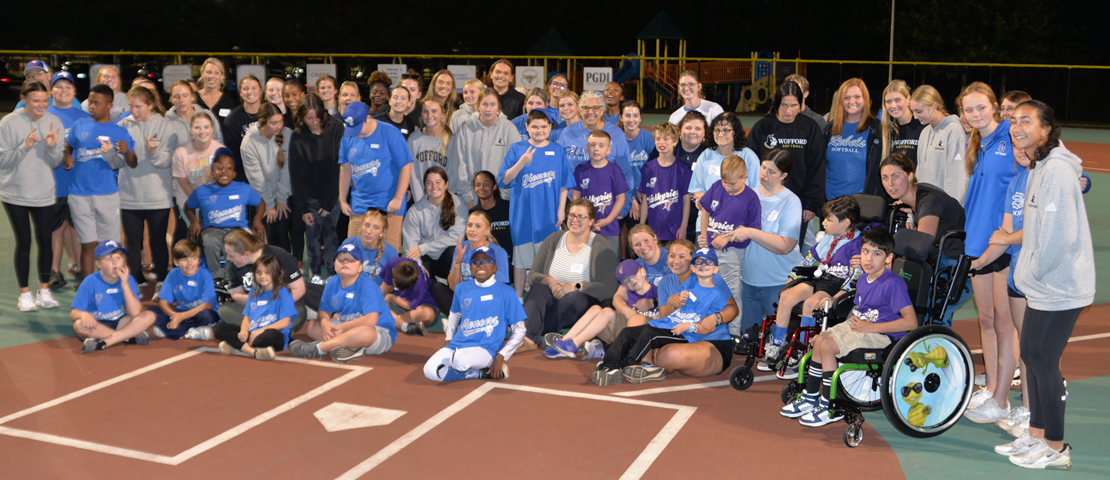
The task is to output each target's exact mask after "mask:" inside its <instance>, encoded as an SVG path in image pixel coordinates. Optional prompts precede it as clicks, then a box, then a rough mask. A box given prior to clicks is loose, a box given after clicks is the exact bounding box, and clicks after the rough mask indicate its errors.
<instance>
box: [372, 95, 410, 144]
mask: <svg viewBox="0 0 1110 480" xmlns="http://www.w3.org/2000/svg"><path fill="white" fill-rule="evenodd" d="M410 98H412V92H410V91H409V90H408V89H406V88H404V87H397V88H394V89H393V91H392V92H390V94H389V111H388V112H386V113H376V114H373V115H372V116H373V117H374V120H378V121H380V122H385V123H388V124H390V125H393V126H394V127H396V128H397V130H400V131H401V136H403V137H405V140H408V139H409V135H412V132H415V131H416V130H417V128H419V126H418V124H417V123H416V122H414V121H412V117H410V116H408V115H407V114H406V113H405V112H407V111H408V108H409V99H410Z"/></svg>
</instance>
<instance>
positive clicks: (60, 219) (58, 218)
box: [54, 197, 73, 230]
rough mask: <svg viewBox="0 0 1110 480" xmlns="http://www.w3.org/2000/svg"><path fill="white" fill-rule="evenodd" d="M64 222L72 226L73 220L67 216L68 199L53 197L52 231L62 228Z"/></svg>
mask: <svg viewBox="0 0 1110 480" xmlns="http://www.w3.org/2000/svg"><path fill="white" fill-rule="evenodd" d="M65 222H69V224H70V225H73V220H72V218H71V217H70V214H69V197H55V198H54V230H57V229H59V228H62V225H64V224H65Z"/></svg>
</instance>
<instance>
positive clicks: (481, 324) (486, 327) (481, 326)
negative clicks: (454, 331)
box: [461, 315, 501, 337]
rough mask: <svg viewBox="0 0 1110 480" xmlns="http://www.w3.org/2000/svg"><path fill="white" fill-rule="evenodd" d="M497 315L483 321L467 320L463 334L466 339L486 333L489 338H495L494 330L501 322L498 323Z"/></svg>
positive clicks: (464, 323)
mask: <svg viewBox="0 0 1110 480" xmlns="http://www.w3.org/2000/svg"><path fill="white" fill-rule="evenodd" d="M497 318H498V317H497V315H494V316H492V317H486V318H483V319H481V320H467V321H465V322H463V325H462V328H461V330H462V334H463V336H464V337H469V336H471V335H476V334H479V333H485V334H486V336H487V337H491V336H493V329H494V328H496V327H497V325H499V324H500V323H501V322H498V321H497Z"/></svg>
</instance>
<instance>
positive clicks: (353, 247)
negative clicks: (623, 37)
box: [0, 58, 1094, 469]
mask: <svg viewBox="0 0 1110 480" xmlns="http://www.w3.org/2000/svg"><path fill="white" fill-rule="evenodd" d="M25 74H26V78H27V80H26V81H25V82H24V84H23V87H22V90H21V97H22V103H21V105H20V106H19V107H17V109H16V110H15V112H13V113H11V114H9V115H7V116H5V117H4V118H3V119H2V120H0V201H2V202H3V205H4V208H5V211H6V213H7V216H8V218H9V220H10V222H11V226H12V231H13V232H14V234H15V235H14V236H15V239H16V255H15V274H16V278H17V280H18V282H19V287H20V295H19V299H18V306H19V309H20V310H23V311H32V310H36V309H37V308H45V309H49V308H56V307H58V306H59V304H58V302H57V301H56V300H55V299H54V298H53V295H52V293H51V290H52V289H56V288H61V287H62V286H64V285H65V283H66V269H64V268H62V267H61V264H60V262H61V260H60V259H61V252H62V251H63V250H68V254H69V255H70V261H71V262H72V263H71V265H70V269H69V270H70V271H71V272H75V273H76V275H75V277H74V280H75V281H76V286H75V289H76V291H77V294H76V297H75V299H74V301H73V303H72V305H71V309H72V310H71V314H70V317H71V319H72V320H73V322H74V324H73V329H74V332H75V333H76V334H77V336H78V337H79V338H81V339H82V340H83V344H82V349H81V351H82V353H91V352H95V351H97V350H100V349H103V348H106V347H110V346H112V345H115V344H119V343H137V344H147V343H149V342H150V341H151V338H150V335H148V333H147V332H148V331H150V332H152V334H153V336H155V337H160V338H167V339H179V338H186V339H192V340H201V341H218V342H219V343H218V346H219V350H220V351H221V352H223V353H225V354H231V353H234V352H237V351H238V352H242V353H244V354H246V355H250V356H253V357H254V358H256V359H259V360H272V359H273V358H274V357H275V355H276V354H278V353H279V352H282V351H286V350H288V351H289V353H290V354H292V355H294V356H298V357H305V358H314V357H323V356H330V357H331V358H332V359H333V360H335V361H337V362H344V363H345V362H350V361H353V360H357V359H359V358H361V357H363V356H364V355H381V354H386V353H387V352H388V351H389V350H390V348H391V347H392V346H393V345H394V343H395V342H397V338H398V332H400V333H405V334H411V335H427V332H428V327H431V326H433V325H434V324H436V323H437V322H438V321H440V320H441V319H442V323H443V330H444V331H445V333H446V338H447V340H448V341H449V343H448V344H447V345H446V346H445V347H444V348H443V349H441V350H439V351H438V352H437V353H435V354H434V355H433V356H432V357H431V358H430V359H429V360H428V361H427V363H426V364H425V365H424V373H425V376H426V377H427V378H428V379H430V380H432V381H452V380H458V379H465V378H492V379H503V378H506V377H508V374H509V368H508V364H507V362H508V360H509V359H510V358H511V357H512V355H513V354H514V353H516V352H518V351H526V350H531V349H542V354H543V355H544V356H546V357H548V358H553V359H556V358H583V359H588V360H600V362H599V363H598V365H597V367H596V369H595V371H594V373H593V374H592V375H591V377H590V379H591V381H593V382H594V383H596V384H597V385H599V386H605V385H609V384H613V383H619V382H622V381H626V382H631V383H643V382H652V381H659V380H663V379H665V378H666V376H667V375H668V374H673V373H674V372H679V373H682V374H684V375H688V376H711V375H717V374H720V373H722V372H724V371H726V370H727V369H728V367H729V365H730V363H731V361H732V356H733V347H734V340H733V337H739V336H741V335H743V334H744V332H745V331H747V330H749V329H750V328H751V327H752V326H753V325H756V324H757V323H759V321H760V320H761V319H762V318H763V317H764V316H765V315H776V314H777V315H778V316H777V323H776V325H775V326H774V327H773V330H772V331H771V332H770V335H769V338H768V339H767V341H768V346H767V348H766V350H767V352H768V358H771V357H773V356H774V355H776V354H777V353H778V352H779V350H780V349H781V346H782V345H783V342H784V338H785V336H786V332H787V327H788V319H789V314H790V310H791V308H792V307H793V306H794V305H797V304H802V305H803V315H802V320H801V322H802V325H803V326H807V325H808V326H812V325H814V322H815V320H814V318H813V316H812V311H813V310H814V309H816V308H818V307H819V305H820V304H821V303H823V302H824V301H825V300H826V299H828V298H831V297H839V296H843V295H846V294H847V293H848V292H849V291H850V290H853V288H854V289H855V291H856V292H857V293H856V297H855V305H856V306H855V309H854V310H853V313H852V315H851V317H850V318H849V319H848V321H846V322H845V323H843V324H840V325H838V326H837V327H834V328H832V329H830V330H829V331H827V332H826V333H824V334H822V335H820V336H817V337H815V338H813V339H811V341H812V343H813V348H814V352H815V354H814V360H813V361H812V362H811V363H810V364H809V367H808V370H807V382H806V387H805V392H804V394H802V395H801V396H799V397H798V399H797V400H796V401H795V402H793V403H791V404H790V405H787V406H786V407H785V408H784V409H783V411H782V415H783V416H787V417H790V418H800V421H801V423H802V424H803V425H808V426H820V425H826V424H828V423H831V422H834V421H837V420H839V419H840V418H841V417H839V416H836V413H835V412H830V409H829V408H828V395H829V380H830V378H831V375H832V372H833V371H834V370H835V369H836V365H837V363H836V358H837V357H839V356H841V355H843V354H845V353H847V352H848V351H850V350H852V349H854V348H861V347H869V348H881V347H882V346H885V345H888V344H889V343H891V342H892V341H897V339H898V338H900V336H901V335H903V334H904V333H905V332H906V331H908V330H911V329H913V328H916V327H917V325H918V319H917V317H916V315H915V313H914V309H913V308H912V305H911V304H909V298H908V296H907V295H906V286H905V284H904V282H902V281H901V280H900V279H899V277H898V276H897V275H894V274H891V273H890V272H889V270H887V268H889V264H890V261H891V256H892V252H893V249H894V247H893V237H891V235H890V234H889V233H888V232H887V231H885V230H884V229H882V228H869V226H867V225H864V224H862V222H861V219H860V211H859V205H858V204H857V202H856V200H855V199H854V198H853V195H854V194H860V193H864V194H870V195H877V196H880V197H883V198H884V199H885V200H886V201H887V202H890V203H894V204H895V205H894V208H897V209H902V210H905V211H906V212H907V213H908V218H907V221H906V227H905V228H911V229H916V230H918V231H920V232H922V233H925V234H929V235H932V236H934V238H935V239H937V241H939V238H940V237H941V236H942V235H943V234H944V233H946V232H948V231H951V230H964V231H966V240H965V241H964V244H963V246H962V249H961V248H959V247H957V248H956V249H955V251H941V249H940V245H939V244H935V245H934V249H933V252H932V256H933V257H934V258H935V261H936V262H939V263H940V264H941V265H951V264H952V263H954V262H955V259H956V258H957V257H959V255H960V254H966V255H968V256H970V257H972V258H974V259H975V260H974V263H973V264H972V266H973V269H974V270H973V276H972V278H971V281H970V284H971V286H972V291H973V292H974V297H975V300H976V304H977V306H978V309H979V324H980V326H981V331H982V334H983V335H982V340H983V352H984V363H985V365H986V367H985V385H984V387H983V388H982V389H980V390H979V391H977V392H976V393H975V394H974V395H973V397H972V400H971V405H970V406H969V409H968V411H967V413H966V416H967V417H968V418H969V419H971V420H972V421H976V422H980V423H987V422H997V423H998V424H999V426H1000V427H1003V428H1004V429H1006V430H1008V431H1009V432H1010V433H1011V434H1012V435H1013V436H1015V437H1016V440H1015V441H1014V442H1012V443H1008V444H1006V445H1002V446H999V447H998V448H996V451H997V452H998V453H1000V454H1003V455H1007V456H1009V457H1010V460H1011V462H1013V463H1015V464H1017V465H1020V466H1024V467H1029V468H1055V469H1064V468H1070V465H1071V463H1070V453H1069V450H1068V447H1067V445H1066V444H1064V443H1063V431H1064V429H1063V422H1064V416H1063V412H1064V405H1065V401H1064V398H1066V393H1065V392H1064V386H1063V379H1062V377H1061V374H1060V369H1059V359H1060V356H1061V354H1062V352H1063V348H1064V346H1065V344H1066V342H1067V339H1068V337H1069V336H1070V333H1071V330H1072V328H1073V327H1074V325H1075V322H1076V319H1077V317H1078V314H1079V311H1080V310H1081V309H1082V307H1084V306H1086V305H1088V304H1090V303H1091V302H1092V301H1093V295H1094V281H1093V277H1094V271H1093V260H1092V247H1091V237H1090V230H1089V226H1088V224H1087V216H1086V211H1085V207H1084V203H1083V198H1082V196H1081V193H1082V190H1083V184H1082V181H1081V179H1080V177H1081V175H1082V167H1081V161H1080V159H1079V158H1078V157H1077V156H1075V155H1074V154H1073V153H1071V152H1070V151H1068V150H1067V149H1066V148H1065V147H1064V145H1063V143H1062V142H1061V141H1060V140H1059V137H1060V127H1059V126H1058V125H1057V123H1056V121H1055V117H1054V113H1053V110H1052V108H1051V107H1049V106H1048V105H1046V104H1044V103H1042V102H1038V101H1036V100H1032V99H1031V98H1030V97H1029V96H1028V95H1026V94H1024V93H1023V92H1010V93H1007V94H1006V95H1004V96H1003V97H1002V98H1003V101H1002V103H1001V105H1000V103H999V101H998V99H997V97H996V95H995V93H994V91H993V90H992V89H991V87H989V86H988V85H986V84H983V83H980V82H975V83H972V84H970V85H968V86H967V87H966V89H964V90H963V91H962V92H960V94H959V95H958V97H956V99H955V105H956V114H955V115H950V114H949V113H948V110H947V109H948V106H949V105H950V104H948V103H946V102H945V100H944V99H943V98H942V97H941V94H940V93H939V92H938V91H937V90H936V89H934V88H933V87H931V86H929V85H920V86H917V87H916V88H913V89H912V90H911V88H910V86H909V85H907V84H906V82H904V81H901V80H895V81H893V82H890V83H889V84H888V85H886V86H885V88H883V89H882V90H881V92H882V93H881V97H880V98H878V99H875V100H874V101H873V99H872V98H871V94H870V92H871V91H872V90H871V89H869V88H868V86H867V85H866V84H865V82H864V81H863V80H861V79H858V78H853V79H849V80H847V81H845V82H843V84H842V85H840V87H839V88H838V89H837V90H836V94H835V97H834V101H833V102H832V105H831V108H830V111H829V113H828V114H827V115H824V116H822V115H820V114H818V113H816V112H814V110H813V109H812V108H810V107H808V106H807V105H806V99H807V97H808V95H809V88H810V85H809V82H808V81H807V80H806V79H805V78H804V77H802V76H799V75H791V76H789V77H786V78H785V79H784V81H783V82H782V83H781V85H779V87H778V89H777V91H776V92H775V94H774V96H773V99H772V101H771V104H770V111H769V112H768V113H767V115H766V116H765V117H763V118H761V119H759V120H758V121H756V122H755V123H754V125H752V126H751V129H750V131H747V132H745V130H744V127H743V125H742V123H741V119H740V118H739V117H738V116H737V115H736V114H734V113H732V112H726V111H724V110H723V108H722V106H721V105H719V104H718V103H716V102H713V101H711V100H710V99H707V98H706V97H705V93H704V92H703V89H702V85H701V83H700V82H699V79H698V75H697V73H696V72H692V71H687V72H683V73H682V74H681V75H680V76H679V79H678V92H679V94H680V96H681V103H682V104H681V106H680V107H679V108H678V109H677V110H675V111H674V112H673V113H672V114H671V115H670V116H669V119H668V121H667V122H663V123H660V124H658V125H654V126H650V127H649V126H647V125H644V124H643V123H644V122H643V116H642V113H643V112H642V111H641V106H640V105H638V104H636V103H635V102H631V101H624V102H622V100H623V98H624V92H623V89H622V87H621V85H619V84H616V83H612V84H610V85H608V86H606V87H605V90H604V92H594V91H586V92H581V93H576V92H573V91H571V89H570V88H569V87H570V82H569V81H568V76H567V75H566V74H563V73H561V72H554V73H552V74H551V75H549V77H548V83H547V87H546V89H533V90H531V91H527V92H525V91H522V89H517V88H514V86H513V81H512V78H513V65H512V63H511V62H509V61H508V60H498V61H497V62H494V63H493V65H492V66H491V69H490V72H489V75H488V78H487V80H486V82H488V84H487V83H483V81H481V80H477V79H473V80H468V81H466V82H465V83H463V84H462V85H457V84H456V82H455V78H454V76H453V75H452V74H451V72H450V71H448V70H442V71H439V72H437V73H435V75H434V76H432V77H431V79H430V81H429V82H428V83H427V86H425V83H424V78H422V76H421V75H419V74H415V73H414V72H410V73H407V74H405V75H403V76H402V78H401V79H400V81H399V82H397V83H396V84H397V86H396V87H393V85H394V81H393V79H390V78H389V77H388V76H386V75H384V74H383V73H381V72H375V73H374V74H373V75H372V76H371V77H370V81H369V89H368V91H367V92H366V93H367V96H366V99H365V100H364V99H363V91H362V90H361V88H360V86H359V85H358V84H356V83H354V82H342V83H340V82H339V80H337V79H335V78H333V77H331V76H323V77H321V78H320V79H319V80H318V81H317V82H316V84H315V89H314V90H315V91H314V92H312V93H308V92H306V91H305V88H304V87H305V86H304V85H303V84H301V83H300V82H298V81H294V80H290V81H286V80H283V79H279V78H271V79H267V80H265V81H263V79H259V78H256V77H254V76H251V75H247V76H245V77H243V78H242V80H240V82H239V84H238V85H237V87H238V88H237V89H236V90H237V91H238V97H239V98H235V95H233V94H232V93H230V91H229V90H228V89H227V81H228V80H227V71H226V69H225V68H224V65H223V63H222V62H221V61H220V60H218V59H215V58H210V59H208V60H206V61H205V62H204V63H203V64H202V66H201V68H200V78H199V79H198V80H197V81H195V82H190V81H178V82H175V83H174V84H173V85H172V86H171V87H170V96H169V98H170V100H171V104H172V108H170V109H169V110H168V111H167V110H165V108H164V106H163V103H162V96H161V95H160V94H159V93H158V92H157V90H156V87H155V86H154V85H153V84H152V83H151V82H149V81H147V82H143V81H142V79H141V78H140V79H138V81H136V82H135V84H134V85H133V86H132V88H131V89H129V90H127V91H122V90H121V80H122V79H121V76H120V71H119V70H118V69H116V68H115V67H111V66H107V67H104V68H102V69H101V70H100V71H99V72H98V73H97V74H96V85H94V86H93V87H92V88H91V91H90V93H89V96H88V98H87V99H85V100H84V101H83V102H80V103H78V102H77V99H75V98H74V92H75V89H74V78H73V76H72V75H70V74H69V73H68V72H57V73H53V74H51V72H50V69H49V66H48V65H46V64H45V63H43V62H41V61H32V62H28V63H27V67H26V71H25ZM874 91H879V90H878V89H874ZM873 104H878V105H879V106H880V110H879V113H878V115H876V114H875V111H874V108H873ZM1026 214H1027V215H1026ZM1026 216H1028V221H1024V220H1025V217H1026ZM815 220H819V221H815ZM817 225H820V227H818V226H817ZM1025 230H1029V232H1025ZM171 232H172V238H173V242H172V244H167V237H168V236H170V234H171ZM1061 232H1067V234H1061ZM32 242H34V244H35V245H36V246H37V249H38V258H37V268H38V274H39V278H38V280H39V285H38V289H37V291H36V292H34V293H32V292H31V289H30V286H29V276H30V251H31V246H32ZM1023 247H1024V248H1023ZM305 250H307V255H303V253H304V252H305ZM950 250H951V249H950ZM147 258H149V259H150V260H149V261H147V260H146V259H147ZM622 260H623V261H622ZM306 263H307V265H306ZM171 264H172V265H171ZM795 266H809V267H816V268H817V271H818V273H817V276H816V277H815V278H812V279H809V280H805V281H802V282H800V283H796V284H793V285H792V286H791V287H790V288H785V286H786V284H787V283H788V281H789V280H791V278H792V276H793V274H792V273H791V272H792V269H793V267H795ZM144 270H146V271H149V273H145V272H144ZM148 283H153V284H154V288H153V292H154V294H153V295H152V296H151V297H148V298H147V299H148V300H156V307H154V308H152V309H144V308H143V306H142V304H141V303H140V300H141V299H142V296H143V294H142V291H143V289H144V287H149V285H148ZM776 303H777V308H776ZM953 310H954V309H953ZM940 321H943V322H946V323H949V324H950V323H951V311H949V314H948V315H947V316H946V318H943V319H940ZM302 330H303V332H304V335H305V336H307V339H308V340H307V341H305V340H302V339H295V338H294V337H293V335H294V334H295V333H298V332H301V331H302ZM560 332H565V333H560ZM302 338H304V337H302ZM1019 365H1020V369H1021V377H1022V379H1023V382H1022V390H1023V395H1022V399H1023V404H1022V406H1018V407H1013V408H1010V405H1009V396H1010V395H1009V394H1010V385H1011V378H1012V377H1013V376H1014V371H1015V369H1017V368H1018V367H1019ZM764 366H765V365H764ZM795 375H796V373H795ZM822 387H823V388H822Z"/></svg>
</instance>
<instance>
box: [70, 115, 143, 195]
mask: <svg viewBox="0 0 1110 480" xmlns="http://www.w3.org/2000/svg"><path fill="white" fill-rule="evenodd" d="M100 137H108V143H110V144H111V145H112V148H113V149H115V148H116V142H117V141H119V140H123V141H124V142H126V143H127V149H128V150H130V151H132V152H133V151H135V142H134V141H133V140H132V139H131V134H129V133H127V129H126V128H123V127H121V126H119V125H116V124H114V123H96V122H94V121H93V119H92V117H89V118H83V119H81V120H78V121H76V122H73V126H71V127H70V129H69V133H68V134H66V143H68V144H69V146H70V147H73V168H72V169H71V171H70V174H71V175H72V177H73V178H72V180H71V181H70V185H69V194H70V195H107V194H110V193H116V192H118V191H119V187H118V186H117V185H116V175H115V173H114V171H113V169H112V167H111V166H110V165H108V162H107V161H105V160H104V157H103V156H102V155H101V154H100V148H101V145H100V140H99V138H100ZM117 155H118V152H117Z"/></svg>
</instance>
